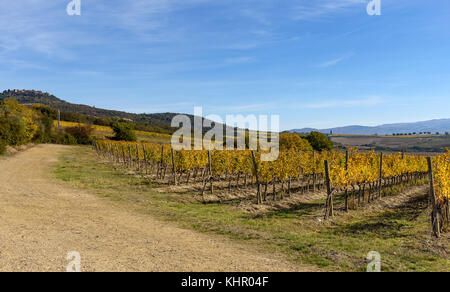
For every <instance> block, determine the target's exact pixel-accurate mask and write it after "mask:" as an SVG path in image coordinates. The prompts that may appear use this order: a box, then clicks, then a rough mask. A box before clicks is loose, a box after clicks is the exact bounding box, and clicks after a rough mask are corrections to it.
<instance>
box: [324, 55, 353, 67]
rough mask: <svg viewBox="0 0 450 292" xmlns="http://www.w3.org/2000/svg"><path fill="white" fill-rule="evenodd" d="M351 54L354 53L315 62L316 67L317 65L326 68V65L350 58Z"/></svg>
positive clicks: (330, 65) (329, 65)
mask: <svg viewBox="0 0 450 292" xmlns="http://www.w3.org/2000/svg"><path fill="white" fill-rule="evenodd" d="M353 55H354V54H353V53H351V54H347V55H345V56H342V57H339V58H335V59H332V60H328V61H325V62H322V63H319V64H317V65H316V67H318V68H328V67H333V66H336V65H338V64H339V63H342V62H343V61H345V60H347V59H349V58H351V57H352V56H353Z"/></svg>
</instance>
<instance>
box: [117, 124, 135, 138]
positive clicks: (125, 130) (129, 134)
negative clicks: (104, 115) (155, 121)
mask: <svg viewBox="0 0 450 292" xmlns="http://www.w3.org/2000/svg"><path fill="white" fill-rule="evenodd" d="M112 129H113V131H114V137H113V139H114V140H117V141H129V142H135V141H137V137H136V134H135V133H134V131H133V126H132V125H130V124H127V123H114V124H113V125H112Z"/></svg>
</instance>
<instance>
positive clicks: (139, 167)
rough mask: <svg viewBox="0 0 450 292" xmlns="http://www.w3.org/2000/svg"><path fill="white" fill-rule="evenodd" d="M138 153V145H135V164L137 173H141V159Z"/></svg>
mask: <svg viewBox="0 0 450 292" xmlns="http://www.w3.org/2000/svg"><path fill="white" fill-rule="evenodd" d="M140 156H141V155H140V153H139V144H136V163H137V171H138V172H140V171H141V157H140Z"/></svg>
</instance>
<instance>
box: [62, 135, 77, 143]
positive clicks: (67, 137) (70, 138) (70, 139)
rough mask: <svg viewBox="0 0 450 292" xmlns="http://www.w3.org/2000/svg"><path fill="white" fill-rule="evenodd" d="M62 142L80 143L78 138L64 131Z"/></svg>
mask: <svg viewBox="0 0 450 292" xmlns="http://www.w3.org/2000/svg"><path fill="white" fill-rule="evenodd" d="M61 140H62V141H61V144H64V145H76V144H78V141H77V139H76V138H75V137H74V136H72V135H71V134H69V133H64V134H63V135H62V138H61Z"/></svg>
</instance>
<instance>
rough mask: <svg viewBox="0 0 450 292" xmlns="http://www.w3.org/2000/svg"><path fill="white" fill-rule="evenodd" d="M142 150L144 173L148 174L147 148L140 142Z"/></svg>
mask: <svg viewBox="0 0 450 292" xmlns="http://www.w3.org/2000/svg"><path fill="white" fill-rule="evenodd" d="M142 151H143V152H144V164H145V174H148V162H147V150H145V145H144V144H142Z"/></svg>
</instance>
